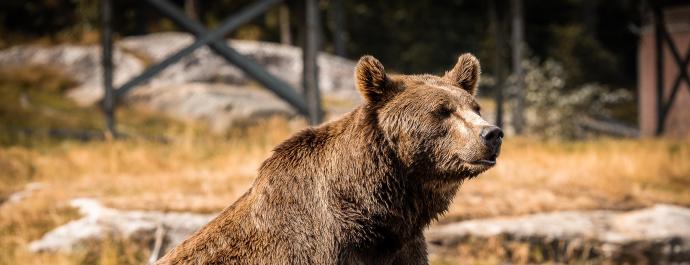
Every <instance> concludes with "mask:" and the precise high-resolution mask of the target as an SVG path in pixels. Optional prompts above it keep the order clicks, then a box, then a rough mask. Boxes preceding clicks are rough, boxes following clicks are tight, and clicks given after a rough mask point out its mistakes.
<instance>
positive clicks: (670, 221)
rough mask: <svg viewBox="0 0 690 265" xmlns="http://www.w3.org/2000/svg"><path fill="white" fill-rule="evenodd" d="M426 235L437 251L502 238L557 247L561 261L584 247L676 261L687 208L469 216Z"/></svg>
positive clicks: (686, 251)
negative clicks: (488, 216) (473, 218)
mask: <svg viewBox="0 0 690 265" xmlns="http://www.w3.org/2000/svg"><path fill="white" fill-rule="evenodd" d="M426 235H427V240H428V242H429V246H430V249H431V250H433V251H435V252H444V251H448V250H452V249H456V248H457V246H458V245H461V244H465V243H468V242H472V241H473V240H476V239H490V238H502V239H504V240H506V241H518V242H526V243H529V244H530V245H533V246H535V247H537V248H540V249H549V251H551V252H552V253H556V252H559V251H560V252H562V253H560V254H558V255H560V259H562V260H567V259H568V255H569V254H568V253H582V248H584V247H588V248H592V249H588V250H587V251H588V252H591V254H590V255H591V257H596V258H603V259H607V260H615V261H622V260H627V261H629V260H630V259H631V257H633V260H634V261H635V262H633V263H636V262H637V263H639V262H648V261H650V260H652V261H660V260H665V261H669V262H675V261H678V260H689V259H690V209H687V208H683V207H678V206H673V205H664V204H659V205H656V206H654V207H651V208H646V209H641V210H636V211H630V212H615V211H588V212H587V211H571V212H554V213H543V214H534V215H528V216H523V217H509V218H492V219H484V220H470V221H464V222H458V223H453V224H446V225H440V226H436V227H433V228H431V229H429V230H428V231H427V233H426ZM585 242H586V244H585ZM554 245H559V246H560V247H556V249H554V247H553V246H554ZM585 245H586V246H585ZM578 250H579V251H578ZM555 258H556V259H559V257H555Z"/></svg>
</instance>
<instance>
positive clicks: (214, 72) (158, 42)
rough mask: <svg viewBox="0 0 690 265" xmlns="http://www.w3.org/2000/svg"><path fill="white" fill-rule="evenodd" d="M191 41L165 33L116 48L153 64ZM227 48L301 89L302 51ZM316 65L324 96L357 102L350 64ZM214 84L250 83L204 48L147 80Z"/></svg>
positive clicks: (332, 60) (262, 45)
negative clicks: (217, 82)
mask: <svg viewBox="0 0 690 265" xmlns="http://www.w3.org/2000/svg"><path fill="white" fill-rule="evenodd" d="M193 42H194V38H193V37H192V36H191V35H189V34H185V33H177V32H166V33H155V34H149V35H144V36H136V37H128V38H125V39H123V40H122V41H120V42H119V43H118V46H119V47H121V48H123V49H125V50H127V51H130V52H134V53H136V54H138V55H140V56H145V57H147V58H149V59H150V61H152V62H157V61H161V60H163V59H164V58H165V57H168V56H169V55H171V54H173V53H175V52H177V51H179V50H180V49H182V48H184V47H185V46H188V45H190V44H192V43H193ZM228 45H229V46H231V47H232V48H234V49H236V50H237V51H238V52H239V53H241V54H244V55H246V56H247V57H249V58H251V59H252V60H254V61H255V62H257V63H258V64H259V65H261V66H263V67H264V68H266V70H268V72H270V73H271V74H273V75H275V76H277V77H279V78H280V79H282V80H284V81H286V82H287V83H288V84H290V85H292V86H293V87H294V88H296V89H299V88H300V87H302V50H301V49H300V48H298V47H294V46H289V45H281V44H277V43H269V42H257V41H242V40H231V41H228ZM317 64H318V65H319V88H320V89H321V91H322V93H323V94H324V95H326V96H331V97H337V98H345V99H353V100H358V99H359V96H358V95H357V93H356V91H355V89H354V88H355V87H354V83H353V76H354V67H355V63H354V62H353V61H350V60H347V59H344V58H341V57H337V56H333V55H329V54H326V53H320V54H319V56H318V59H317ZM215 81H222V82H225V83H229V84H234V85H246V84H247V83H249V82H251V79H250V78H249V77H247V76H246V75H245V74H244V73H243V72H242V71H241V70H240V69H238V68H237V67H235V66H233V65H231V64H229V63H227V62H226V61H225V60H224V59H223V58H222V57H220V56H218V55H216V54H215V53H213V52H212V51H211V50H210V49H209V48H208V47H203V48H200V49H198V50H196V51H195V52H193V53H192V54H191V55H189V56H187V57H185V58H183V59H181V60H180V61H179V62H177V63H175V64H173V65H171V66H170V67H168V68H167V69H166V70H164V71H163V72H162V73H160V74H159V75H157V76H156V77H155V78H154V79H153V80H151V82H150V84H151V85H153V86H156V85H169V84H181V83H188V82H215Z"/></svg>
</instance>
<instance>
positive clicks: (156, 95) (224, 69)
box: [0, 32, 359, 131]
mask: <svg viewBox="0 0 690 265" xmlns="http://www.w3.org/2000/svg"><path fill="white" fill-rule="evenodd" d="M193 40H194V39H193V38H192V37H191V36H190V35H188V34H185V33H175V32H168V33H156V34H150V35H145V36H137V37H128V38H124V39H123V40H121V41H119V42H117V43H116V45H115V49H114V58H113V60H114V65H115V72H114V84H115V86H116V87H119V86H120V85H122V84H124V82H126V81H128V80H130V79H131V78H132V77H134V76H136V75H138V74H139V73H141V72H142V71H144V70H145V69H146V68H147V67H148V66H149V65H150V64H152V63H155V62H158V61H161V60H163V59H164V58H165V57H167V56H169V55H171V54H172V53H175V52H176V51H178V50H180V49H182V48H183V47H185V46H187V45H189V44H191V43H192V42H193ZM228 44H229V45H230V46H231V47H233V48H234V49H236V50H237V51H238V52H239V53H241V54H244V55H246V56H247V57H249V58H250V59H252V60H254V61H255V62H257V63H258V64H259V65H261V66H263V67H264V68H265V69H266V70H267V71H268V72H270V73H272V74H273V75H275V76H277V77H278V78H280V79H282V80H284V81H286V82H287V83H288V84H290V85H292V86H293V87H294V88H296V89H299V87H301V83H302V82H301V77H302V52H301V49H299V48H297V47H293V46H286V45H280V44H274V43H267V42H256V41H240V40H231V41H228ZM100 53H101V50H100V48H99V47H97V46H75V45H60V46H54V47H38V46H18V47H13V48H10V49H7V50H3V51H0V67H2V66H22V65H28V64H38V65H52V66H55V67H57V68H59V69H61V70H63V71H64V72H65V74H67V75H68V76H70V77H72V78H73V79H74V80H75V81H77V83H78V84H79V85H78V86H77V87H74V88H72V89H70V90H69V91H68V96H69V97H71V98H72V99H74V100H75V101H76V102H78V103H80V104H82V105H88V104H93V103H95V102H97V101H98V100H100V99H101V98H102V96H103V88H102V69H101V64H100ZM317 63H318V65H319V85H320V89H321V91H322V95H323V97H324V98H325V99H326V101H327V102H337V104H334V107H333V108H330V105H328V104H326V107H327V109H326V110H327V111H329V112H331V113H342V112H344V111H347V110H349V109H350V108H351V107H354V106H355V105H357V103H358V102H359V95H358V94H357V92H356V90H355V87H354V84H353V75H354V66H355V63H354V62H352V61H350V60H347V59H343V58H340V57H337V56H332V55H328V54H325V53H321V54H320V55H319V57H318V59H317ZM297 92H298V93H301V91H297ZM126 101H128V102H130V103H135V104H137V105H142V106H144V107H149V108H151V109H154V110H159V111H164V112H165V113H168V114H171V115H172V116H174V117H179V118H184V119H189V118H191V119H202V120H205V121H208V122H210V124H211V126H212V127H213V128H214V130H216V131H223V130H225V129H226V128H227V127H228V126H230V125H232V124H234V123H235V122H238V121H245V120H246V119H253V118H256V117H261V116H264V115H273V114H278V115H283V116H293V115H294V114H295V111H294V110H293V109H292V108H291V107H289V106H288V105H287V104H286V103H284V102H282V101H281V100H280V99H279V98H278V97H276V96H275V95H274V94H272V93H271V92H269V91H268V90H265V89H260V87H258V86H257V85H256V83H255V82H254V81H253V80H252V79H251V78H249V77H247V76H246V75H245V74H244V73H243V72H242V71H241V70H240V69H238V68H236V67H235V66H233V65H231V64H229V63H227V62H226V61H225V60H224V59H222V58H221V57H219V56H218V55H216V54H215V53H213V52H211V50H210V49H209V48H207V47H204V48H201V49H198V50H196V51H195V52H193V53H192V54H190V55H189V56H186V57H184V58H183V59H181V60H180V61H178V62H177V63H175V64H173V65H171V66H169V67H168V68H166V69H165V70H163V71H162V72H161V73H160V74H158V75H156V76H154V77H153V78H152V79H150V80H148V81H146V82H145V83H143V84H142V85H141V86H139V87H138V88H136V89H134V90H132V91H131V92H130V93H129V94H128V96H127V98H126ZM343 106H345V108H344V109H343Z"/></svg>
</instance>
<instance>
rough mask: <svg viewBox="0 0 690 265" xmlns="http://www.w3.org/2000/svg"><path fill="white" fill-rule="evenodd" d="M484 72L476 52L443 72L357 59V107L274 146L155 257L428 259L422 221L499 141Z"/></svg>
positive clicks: (487, 161)
mask: <svg viewBox="0 0 690 265" xmlns="http://www.w3.org/2000/svg"><path fill="white" fill-rule="evenodd" d="M479 74H480V67H479V61H478V60H477V59H476V58H475V57H474V56H472V55H471V54H464V55H462V56H460V58H459V59H458V62H457V64H456V65H455V67H454V68H453V69H451V70H450V71H448V72H446V74H445V75H443V76H441V77H439V76H435V75H392V74H390V75H389V74H386V72H385V71H384V68H383V66H382V65H381V63H380V62H379V61H378V60H376V59H375V58H374V57H371V56H364V57H362V58H361V59H360V60H359V62H358V63H357V67H356V70H355V79H356V85H357V89H358V90H359V92H360V93H361V94H362V96H363V98H364V100H363V103H362V105H361V106H359V107H357V108H356V109H354V110H353V111H352V112H350V113H349V114H346V115H345V116H344V117H342V118H340V119H338V120H336V121H332V122H329V123H326V124H323V125H321V126H318V127H316V128H309V129H306V130H303V131H302V132H299V133H297V134H295V135H294V136H292V137H291V138H289V139H287V140H286V141H285V142H283V143H281V144H280V145H279V146H278V147H276V148H275V149H274V151H273V154H272V155H271V156H270V157H269V158H268V159H267V160H266V161H264V162H263V164H262V165H261V167H260V169H259V175H258V177H257V179H256V180H255V182H254V184H253V186H252V188H251V189H250V190H249V191H247V193H245V194H244V195H243V196H242V197H241V198H239V199H238V200H237V201H236V202H235V203H234V204H232V205H231V206H230V207H228V208H226V209H225V210H223V211H222V212H221V213H220V215H219V216H218V217H216V218H215V219H214V220H212V221H211V222H210V223H209V224H207V225H206V226H205V227H203V228H202V229H200V230H199V231H198V232H196V233H195V234H194V235H193V236H191V237H190V238H189V239H187V240H186V241H184V242H183V243H182V244H181V245H179V246H177V247H176V248H174V249H173V250H172V251H170V252H169V253H168V254H167V255H165V256H164V257H163V258H162V259H161V260H159V261H158V262H157V264H427V263H428V260H427V252H426V245H425V241H424V235H423V230H424V228H425V227H426V226H428V225H429V223H430V222H431V221H432V220H434V219H435V218H437V217H438V216H439V215H440V214H442V213H443V212H444V211H446V209H447V208H448V205H449V203H450V202H451V200H452V198H453V196H454V195H455V192H456V191H457V189H458V187H459V186H460V184H461V183H462V182H463V181H464V180H466V179H469V178H472V177H475V176H477V175H478V174H480V173H482V172H483V171H485V170H487V169H489V168H490V167H492V166H493V165H494V164H495V163H496V158H497V156H498V153H499V150H500V146H501V142H502V138H503V133H502V132H501V130H500V129H499V128H498V127H496V126H492V125H489V124H488V123H487V122H486V121H484V120H483V119H482V118H481V116H480V114H479V105H478V104H477V102H476V100H475V95H476V93H477V83H478V81H479Z"/></svg>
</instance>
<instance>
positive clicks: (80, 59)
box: [0, 45, 144, 105]
mask: <svg viewBox="0 0 690 265" xmlns="http://www.w3.org/2000/svg"><path fill="white" fill-rule="evenodd" d="M100 56H101V49H100V48H99V47H96V46H76V45H59V46H54V47H36V46H16V47H12V48H9V49H7V50H2V51H0V66H22V65H31V64H36V65H50V66H54V67H56V68H58V69H60V70H62V71H64V73H65V74H67V75H69V76H70V77H71V78H73V79H74V80H75V81H77V82H78V83H79V85H78V86H77V87H75V88H73V89H71V90H70V92H69V94H68V95H69V96H70V97H71V98H72V99H74V100H75V101H77V103H79V104H82V105H88V104H92V103H94V102H96V101H98V100H99V99H100V98H102V97H103V76H102V74H101V72H102V70H101V69H102V67H101V63H100ZM113 63H114V64H115V65H116V66H117V67H116V68H115V71H114V73H113V78H114V80H113V82H114V84H115V85H116V86H119V85H122V84H123V83H124V82H126V81H127V80H129V79H130V78H132V77H134V76H135V75H137V74H139V73H140V72H141V71H143V70H144V64H143V63H142V62H141V61H140V60H139V59H137V58H136V57H135V56H132V55H131V54H127V53H124V52H122V50H121V49H117V48H116V49H115V51H114V53H113Z"/></svg>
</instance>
